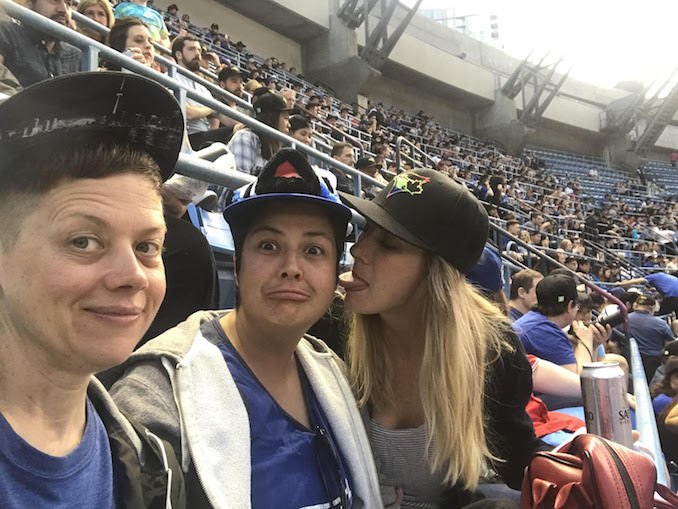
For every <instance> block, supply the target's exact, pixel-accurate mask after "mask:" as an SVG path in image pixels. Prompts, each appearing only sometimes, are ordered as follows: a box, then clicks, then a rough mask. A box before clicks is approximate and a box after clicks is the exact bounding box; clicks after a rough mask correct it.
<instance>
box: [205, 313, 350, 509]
mask: <svg viewBox="0 0 678 509" xmlns="http://www.w3.org/2000/svg"><path fill="white" fill-rule="evenodd" d="M201 331H202V333H203V335H204V336H205V337H206V338H215V336H216V337H217V338H219V340H220V341H219V349H220V350H221V353H222V354H223V356H224V359H225V360H226V364H227V365H228V369H229V371H230V373H231V376H232V377H233V380H234V381H235V383H236V385H237V386H238V389H239V390H240V394H241V395H242V397H243V401H244V402H245V407H246V408H247V412H248V415H249V420H250V440H251V441H252V447H251V461H252V509H264V508H266V509H268V508H270V507H276V508H279V509H284V508H289V509H302V508H307V509H310V508H334V507H340V506H341V505H342V503H343V507H345V508H349V507H351V504H352V492H351V482H350V479H349V475H348V471H347V469H346V468H345V466H344V465H345V462H344V460H343V458H342V456H341V453H340V452H339V449H338V447H337V446H336V443H335V441H334V438H333V433H332V428H331V426H330V424H329V423H328V422H327V418H326V416H325V413H324V412H323V410H322V408H321V407H320V404H319V403H318V400H317V399H316V397H315V395H314V394H313V389H312V388H311V386H310V384H309V382H308V380H307V379H306V375H305V374H304V372H303V370H302V369H301V367H300V368H299V376H300V377H301V383H302V388H303V389H304V398H305V400H306V406H307V409H308V415H309V419H310V421H311V426H310V429H309V428H307V427H305V426H304V425H302V424H301V423H300V422H298V421H297V420H296V419H294V418H293V417H292V416H290V415H289V414H288V413H287V412H285V410H283V409H282V408H281V407H280V406H279V405H278V404H277V403H276V401H275V400H274V399H273V397H272V396H271V395H270V394H269V392H268V391H267V390H266V388H265V387H264V386H263V385H262V384H261V382H259V380H258V379H257V377H256V376H255V375H254V373H253V372H252V371H251V370H250V369H249V367H248V366H247V364H246V363H245V361H244V360H243V359H242V357H240V354H238V352H237V351H236V350H235V348H233V345H232V344H231V342H230V341H229V340H228V338H227V337H226V334H225V333H224V331H223V329H222V327H221V325H220V324H219V321H218V320H213V321H211V322H208V323H205V324H203V326H202V328H201Z"/></svg>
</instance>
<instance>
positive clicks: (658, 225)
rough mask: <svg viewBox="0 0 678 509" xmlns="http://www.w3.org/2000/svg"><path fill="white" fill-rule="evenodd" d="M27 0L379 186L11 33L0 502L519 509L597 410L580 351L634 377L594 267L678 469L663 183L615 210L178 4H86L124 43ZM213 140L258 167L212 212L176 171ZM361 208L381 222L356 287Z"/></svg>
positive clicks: (671, 214)
mask: <svg viewBox="0 0 678 509" xmlns="http://www.w3.org/2000/svg"><path fill="white" fill-rule="evenodd" d="M28 6H29V8H30V9H32V10H34V11H35V12H37V13H39V14H41V15H42V16H45V17H47V18H49V19H51V20H53V21H55V22H57V23H60V24H62V25H65V26H69V27H72V28H74V29H77V30H78V31H80V32H81V33H83V34H85V35H87V36H88V37H91V38H92V39H94V40H97V41H98V42H102V43H106V44H108V45H109V46H110V47H112V48H114V49H115V50H117V51H119V52H120V53H124V54H125V55H126V56H128V57H130V58H132V59H133V60H135V61H136V62H138V63H141V64H143V65H145V66H148V67H152V68H154V69H156V70H158V71H161V72H167V69H166V68H165V67H164V66H163V65H162V64H159V63H157V62H156V61H155V60H154V55H155V51H156V50H154V45H153V43H157V44H159V45H161V46H164V47H166V48H167V49H169V50H170V52H171V57H172V58H173V59H174V61H175V62H176V65H178V66H179V67H181V68H182V69H183V70H185V71H189V72H188V73H186V74H184V73H179V74H176V75H175V79H176V80H178V81H179V82H181V83H182V84H183V85H184V86H186V87H188V88H192V89H193V90H196V91H199V92H201V93H202V94H204V95H206V96H211V95H212V93H211V91H210V89H209V88H208V87H207V86H206V85H204V84H202V83H200V82H197V81H195V80H193V79H192V78H191V76H192V75H191V73H195V75H196V76H200V77H201V78H202V79H206V80H207V81H210V82H211V83H213V84H214V85H216V86H218V87H219V88H221V89H222V90H224V91H225V92H227V94H223V95H220V96H219V97H218V99H219V100H221V101H222V102H225V103H226V104H227V105H228V106H229V107H231V108H236V109H241V108H242V105H240V104H239V103H238V101H237V100H241V99H242V100H245V101H247V102H249V103H251V107H252V112H253V117H254V118H255V119H256V120H257V121H259V122H260V123H261V124H263V125H266V126H268V127H269V128H271V129H274V130H277V131H279V132H281V133H283V134H289V135H290V136H291V137H293V138H294V139H295V140H296V141H297V142H298V143H299V144H303V145H312V144H313V145H315V146H316V147H322V146H324V147H325V150H324V151H325V152H328V153H329V154H330V155H331V156H332V157H333V158H335V159H336V160H337V161H339V162H341V163H343V164H345V165H347V166H350V167H353V168H355V169H356V170H358V171H359V172H361V174H362V175H364V176H365V177H369V178H365V179H361V180H362V182H361V189H360V193H358V194H359V196H354V193H353V191H354V189H355V187H354V182H355V179H356V176H357V175H358V174H357V173H356V174H350V175H349V174H346V173H343V172H342V171H340V170H337V169H335V168H325V167H324V166H325V165H324V164H323V163H321V162H319V161H314V160H313V157H307V156H306V155H305V154H304V153H303V152H300V151H297V150H295V149H294V148H285V147H284V146H283V143H281V142H280V141H278V140H277V139H273V138H272V137H271V136H270V135H269V136H266V135H265V134H262V133H260V132H257V129H255V128H252V127H249V126H246V125H243V124H241V123H238V122H235V121H234V120H233V119H231V118H230V117H228V116H227V115H224V114H223V113H221V112H220V111H215V110H214V109H212V108H210V107H207V106H204V105H203V104H201V103H200V101H196V100H193V99H189V100H187V101H186V104H185V117H184V116H183V115H184V114H183V113H182V110H181V107H180V105H179V104H178V102H177V101H176V100H175V99H174V97H173V96H172V95H171V94H170V93H169V92H168V91H167V90H166V89H165V88H163V87H162V86H160V85H158V84H157V83H155V82H153V81H152V80H150V79H148V78H143V77H141V76H137V75H136V74H134V73H129V72H127V71H126V69H125V68H124V64H123V65H122V66H121V65H119V64H115V63H112V62H104V61H102V62H100V67H101V69H100V72H93V73H79V72H78V71H79V70H80V59H81V50H80V49H78V48H76V47H74V46H72V45H70V44H68V43H67V42H64V41H59V40H54V38H52V37H49V36H48V35H47V34H43V33H40V32H38V31H37V30H35V29H33V28H31V27H30V26H28V25H23V24H21V23H19V22H17V21H16V20H7V21H3V22H2V24H0V65H1V66H2V68H1V69H0V71H1V72H2V75H3V76H5V77H6V78H7V79H3V81H2V82H3V85H4V86H6V88H4V89H3V92H5V93H7V95H10V96H11V97H9V98H7V99H6V100H5V101H4V102H2V103H0V183H1V184H2V185H0V209H2V213H1V214H0V289H2V292H1V295H0V338H1V339H2V343H3V345H4V346H3V348H1V349H0V368H2V369H0V373H2V374H0V472H2V474H3V475H1V476H0V500H2V501H3V504H4V503H7V504H8V506H9V507H12V508H14V507H27V506H31V507H41V506H44V505H45V504H46V503H47V501H51V503H57V502H55V501H58V502H59V503H61V502H64V501H71V502H72V501H73V498H74V497H75V498H77V499H78V500H79V505H82V506H84V507H148V506H152V505H154V504H155V505H157V504H159V503H166V504H167V503H169V504H170V505H171V507H176V508H181V507H191V508H193V507H255V508H263V507H272V506H280V504H282V503H283V502H281V501H284V504H283V506H284V507H329V508H334V507H341V508H346V509H347V508H349V507H366V508H378V507H389V508H398V507H403V508H415V507H416V508H452V507H476V508H483V507H488V508H489V507H495V508H502V507H507V508H508V507H516V505H515V502H511V501H510V500H506V499H505V498H503V499H497V498H492V497H493V496H496V495H498V496H501V497H508V498H512V499H513V500H515V497H516V493H515V492H514V491H512V490H511V489H510V488H512V489H513V490H516V489H520V486H521V482H522V478H523V473H524V470H525V467H526V466H527V465H528V464H529V461H530V459H531V458H532V456H533V455H534V454H535V453H536V452H537V451H540V450H550V449H551V448H552V447H553V446H555V445H558V444H560V443H562V442H563V441H565V440H567V439H568V438H569V437H570V436H571V435H572V433H574V432H576V431H577V430H578V429H580V428H581V427H582V426H583V425H584V423H583V409H582V401H581V393H580V380H579V373H580V372H581V370H582V367H583V365H584V364H586V363H589V362H595V361H600V360H609V361H613V362H617V363H619V364H620V366H622V368H623V369H624V370H625V372H626V374H627V375H628V371H629V364H630V361H629V348H628V343H627V342H626V341H625V336H624V333H623V330H622V328H623V326H622V324H620V323H618V322H615V320H614V319H613V318H612V316H613V315H615V310H614V309H610V307H612V308H614V307H615V306H616V304H614V303H613V302H612V301H611V300H609V301H608V300H607V299H606V298H605V297H603V296H602V295H601V294H600V293H596V292H589V290H588V289H587V287H586V286H585V285H583V284H582V283H583V280H588V281H592V282H596V283H601V285H602V286H603V287H604V288H606V289H608V290H610V291H611V292H612V293H613V294H614V295H616V296H617V297H619V299H620V300H621V301H622V302H623V304H624V306H625V307H626V308H627V310H628V312H629V325H630V328H631V332H632V335H633V337H634V338H635V339H636V340H637V342H638V346H639V350H640V353H641V357H642V361H643V367H644V369H645V373H646V378H647V381H648V384H649V385H650V388H651V394H652V396H653V398H654V399H653V404H654V408H655V412H656V414H657V421H658V427H659V431H660V436H661V439H662V446H663V448H664V452H665V453H666V455H667V460H668V461H675V462H678V435H677V434H674V433H675V432H677V431H678V425H677V424H676V422H677V421H678V346H677V345H678V342H677V341H675V337H676V334H677V333H678V322H677V321H676V320H675V319H676V314H677V313H678V277H676V276H675V275H674V271H676V270H678V258H677V255H678V249H677V248H676V243H675V241H676V237H675V232H676V231H677V230H678V209H677V208H676V205H675V203H672V202H667V201H665V200H664V199H663V198H666V196H660V197H658V198H657V197H650V196H649V195H648V194H647V191H648V189H649V187H650V186H648V185H647V184H648V183H647V182H640V181H636V180H635V179H633V180H629V181H628V182H626V183H623V182H621V183H619V184H618V185H617V187H616V189H615V194H614V195H611V194H608V195H607V196H605V197H604V199H602V200H600V199H597V198H594V197H592V196H591V193H590V189H589V187H587V186H588V185H590V182H588V181H587V182H586V183H585V182H583V179H582V178H580V177H579V176H576V177H573V178H571V179H569V178H568V179H565V180H563V179H561V178H558V176H556V175H555V174H554V173H553V172H551V171H549V168H548V165H547V164H545V162H544V161H543V160H542V159H541V158H540V157H538V155H537V154H536V153H535V152H534V151H530V150H528V151H525V152H524V153H523V154H522V155H521V156H509V155H505V154H502V153H501V151H500V150H499V149H498V148H497V147H495V146H494V145H493V144H492V143H490V142H483V141H481V140H478V139H475V138H472V137H470V136H467V135H463V134H460V133H455V132H454V131H451V130H450V129H448V128H446V127H444V126H441V125H440V124H439V123H437V122H436V121H435V120H434V119H433V118H431V117H429V116H428V115H427V114H426V113H425V112H423V111H420V112H418V113H417V114H409V113H406V112H404V111H403V110H400V109H397V108H394V107H391V108H386V107H385V105H384V104H383V103H380V102H377V103H373V104H372V103H370V104H368V106H367V108H362V109H361V108H359V107H358V106H357V105H350V106H349V105H345V104H342V103H341V102H340V101H338V100H337V99H335V98H334V97H332V95H331V93H330V91H329V90H327V89H324V90H323V89H321V88H319V87H315V86H313V85H310V84H308V83H307V82H306V81H305V80H304V78H303V76H300V75H298V74H297V73H296V69H294V68H290V69H288V68H287V65H286V64H285V63H284V62H279V61H278V59H276V58H275V57H270V58H268V59H266V60H263V61H261V59H260V58H259V57H256V56H255V55H251V54H249V53H248V52H247V49H246V48H247V45H246V44H245V43H244V42H242V41H238V42H236V43H232V41H230V39H229V37H228V36H227V35H226V34H224V33H221V32H220V31H219V30H220V27H219V26H218V24H216V23H212V24H211V25H210V27H208V28H205V29H200V30H199V31H197V30H196V27H194V26H193V25H192V24H191V23H190V16H189V15H188V14H185V13H184V14H183V15H182V16H181V17H179V12H180V11H179V7H178V6H177V5H171V6H170V7H169V8H168V9H167V11H166V12H164V13H162V12H160V11H158V10H157V9H155V8H153V7H152V6H151V5H149V4H148V2H147V1H146V0H135V1H133V2H122V3H119V4H118V5H111V4H109V3H108V2H107V1H106V0H83V1H82V2H80V4H78V6H77V9H78V11H79V12H80V13H82V14H83V15H84V16H86V17H88V18H90V19H91V20H93V21H95V22H96V23H99V24H100V25H101V26H103V27H106V28H107V29H109V30H110V33H108V34H107V35H102V33H101V32H99V31H97V30H94V29H92V28H91V27H89V26H84V25H83V26H81V25H77V24H76V23H74V22H73V20H72V19H71V15H70V12H71V9H72V8H73V6H72V5H71V3H70V0H29V3H28ZM221 49H227V50H229V51H230V52H237V54H239V55H241V56H244V61H245V62H246V66H243V67H242V68H241V67H239V66H238V65H237V63H238V62H236V61H234V60H231V59H229V58H227V57H226V56H225V54H224V53H223V52H222V51H221ZM121 68H122V71H123V73H117V72H110V71H119V70H120V69H121ZM281 76H282V77H283V78H285V80H284V83H283V85H282V86H280V84H279V82H280V81H281ZM287 77H289V79H287ZM74 90H77V91H78V93H77V94H74V93H73V91H74ZM217 95H218V94H217ZM236 99H237V100H236ZM241 111H243V112H247V113H249V111H248V110H247V109H241ZM111 112H112V113H111ZM91 118H94V119H95V120H96V121H95V122H94V123H92V122H87V121H85V120H87V119H91ZM29 127H36V128H33V129H29ZM184 127H185V129H184ZM401 137H402V139H403V140H404V143H403V140H400V142H399V138H401ZM215 142H222V143H225V144H227V146H228V154H227V156H225V158H224V159H221V160H217V161H216V162H215V165H217V166H218V167H219V165H220V164H221V165H222V166H221V167H229V168H232V169H236V170H238V171H240V172H242V173H246V174H250V175H253V176H254V177H256V180H255V181H254V182H253V183H251V184H249V185H247V186H245V187H243V188H241V189H238V190H235V192H233V191H230V190H229V191H228V192H224V190H222V189H216V191H217V194H218V200H213V198H214V194H210V191H208V189H207V184H206V183H201V182H199V181H196V180H195V179H190V178H186V177H183V176H179V175H173V171H174V170H173V169H174V165H175V163H176V161H177V158H178V154H179V152H180V151H181V150H186V151H189V152H190V151H193V150H199V149H201V148H203V147H205V146H208V145H209V144H211V143H215ZM589 178H590V179H591V180H592V181H595V180H596V179H598V178H599V175H598V173H597V171H595V172H589ZM638 178H639V179H640V178H641V177H638ZM374 181H376V183H375V182H374ZM377 183H378V184H377ZM632 188H636V190H635V191H632ZM638 189H640V191H638ZM341 191H343V193H342V192H341ZM208 200H212V201H213V202H216V203H217V205H216V207H217V209H218V212H219V213H223V217H224V219H225V221H226V222H227V223H228V224H229V226H230V231H231V233H232V237H233V241H234V246H235V258H234V265H235V268H234V272H235V277H236V285H237V300H236V305H235V309H234V310H218V308H219V298H218V277H217V272H216V265H215V260H214V256H213V254H212V252H211V251H210V246H209V244H208V243H207V241H206V239H205V237H204V236H203V234H202V233H201V232H200V230H198V229H197V228H194V227H193V226H191V224H190V220H189V215H188V214H187V207H188V206H189V204H198V205H200V204H201V203H202V204H203V205H204V206H205V207H206V208H209V207H208V206H207V205H206V201H208ZM351 209H353V210H355V211H358V212H360V213H361V214H362V215H363V216H364V217H365V218H366V219H367V221H368V225H367V228H366V229H365V230H364V231H363V232H362V233H361V235H360V236H358V237H357V238H356V237H355V236H353V237H351V240H352V241H353V242H354V244H353V246H352V248H351V250H350V252H351V255H352V258H353V266H352V268H351V270H350V271H348V272H347V273H344V274H340V268H341V258H342V254H343V253H344V245H345V241H346V238H347V231H349V230H350V228H348V225H349V221H350V219H351ZM490 224H495V225H498V226H500V227H502V228H503V229H504V230H506V232H507V233H504V232H503V231H500V232H499V233H496V232H494V233H492V230H491V229H490ZM488 234H489V235H490V237H489V240H490V241H491V243H492V244H494V246H493V247H490V245H488V244H486V243H487V241H488ZM508 235H510V236H508ZM513 237H515V238H517V239H519V240H521V241H522V243H521V242H517V241H516V240H515V239H513ZM41 242H43V243H42V244H41ZM163 245H164V246H165V249H164V250H163ZM526 246H532V247H536V248H539V254H537V253H535V252H533V251H532V250H531V249H528V248H527V247H526ZM625 252H630V253H632V255H633V256H632V257H628V256H624V255H622V254H621V253H625ZM634 253H635V254H634ZM502 254H503V255H504V257H502ZM547 255H548V256H547ZM554 260H555V261H557V262H559V263H554ZM505 264H509V266H510V267H511V269H512V272H513V273H512V276H511V278H510V281H504V280H503V267H504V265H505ZM561 265H563V266H564V267H567V268H563V267H561ZM163 266H164V271H163ZM55 267H58V270H55ZM394 274H397V275H398V277H397V278H394V277H393V275H394ZM638 274H643V276H642V277H636V276H637V275H638ZM337 283H339V287H340V288H342V291H341V292H340V293H339V292H338V286H337ZM505 286H506V287H507V288H508V287H510V289H509V292H508V298H507V296H506V294H505V293H504V287H505ZM163 296H164V300H163ZM347 317H350V320H348V319H347ZM606 317H608V318H609V319H607V321H605V320H602V321H601V318H606ZM349 322H350V323H349ZM328 324H329V326H328ZM319 327H320V328H321V329H322V330H329V331H331V332H328V334H327V336H325V335H324V334H320V333H316V332H315V331H316V330H318V328H319ZM309 330H312V331H313V333H314V336H318V339H316V337H314V336H312V335H309V334H307V332H308V331H309ZM323 340H325V341H323ZM328 345H329V346H328ZM441 359H444V362H441ZM95 374H97V376H96V377H95V376H94V375H95ZM628 401H629V405H630V407H631V408H633V407H634V405H635V402H634V399H633V396H632V395H631V394H629V395H628ZM677 467H678V465H677ZM25 472H29V474H30V475H29V474H25ZM504 483H505V485H506V486H504ZM488 485H494V489H491V488H488ZM488 494H492V495H491V496H490V498H488ZM64 503H66V502H64Z"/></svg>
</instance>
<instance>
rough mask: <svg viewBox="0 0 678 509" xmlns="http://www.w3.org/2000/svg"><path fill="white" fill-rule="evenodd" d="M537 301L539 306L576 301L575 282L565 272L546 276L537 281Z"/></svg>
mask: <svg viewBox="0 0 678 509" xmlns="http://www.w3.org/2000/svg"><path fill="white" fill-rule="evenodd" d="M536 292H537V302H538V303H539V305H540V306H556V305H558V304H567V303H568V302H570V301H574V302H577V301H578V294H577V283H575V281H574V278H573V277H572V276H569V275H565V274H558V275H551V276H546V277H545V278H544V279H542V280H541V281H539V283H537V290H536Z"/></svg>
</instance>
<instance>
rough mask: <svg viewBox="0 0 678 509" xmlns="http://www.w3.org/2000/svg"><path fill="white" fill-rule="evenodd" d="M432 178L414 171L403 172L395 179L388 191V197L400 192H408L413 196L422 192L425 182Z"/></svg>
mask: <svg viewBox="0 0 678 509" xmlns="http://www.w3.org/2000/svg"><path fill="white" fill-rule="evenodd" d="M430 180H431V178H430V177H422V176H421V175H417V174H416V173H414V172H408V173H401V174H400V175H397V176H396V177H395V178H394V179H393V188H392V189H391V190H390V191H389V192H388V194H387V195H386V198H388V197H390V196H393V195H394V194H398V193H408V194H410V195H411V196H415V195H418V194H422V193H423V192H424V184H427V183H428V182H430Z"/></svg>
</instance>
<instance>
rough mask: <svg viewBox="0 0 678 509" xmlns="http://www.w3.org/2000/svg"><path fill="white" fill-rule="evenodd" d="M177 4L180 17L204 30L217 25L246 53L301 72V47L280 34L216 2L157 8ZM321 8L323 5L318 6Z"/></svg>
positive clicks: (164, 2)
mask: <svg viewBox="0 0 678 509" xmlns="http://www.w3.org/2000/svg"><path fill="white" fill-rule="evenodd" d="M173 3H176V4H177V5H178V6H179V15H181V14H184V13H188V14H190V16H191V23H193V24H194V25H198V26H201V27H209V26H210V25H211V24H212V23H218V24H219V29H220V30H221V31H222V32H223V33H226V34H228V36H229V37H230V38H231V40H232V41H233V42H236V41H244V42H245V44H247V49H248V50H249V51H251V52H252V53H254V54H255V55H259V56H262V57H264V58H265V57H269V56H275V57H277V58H278V60H280V61H281V62H287V67H296V68H297V69H298V70H300V72H302V71H301V69H302V67H301V66H302V58H301V44H300V43H299V42H298V41H295V40H293V39H291V38H289V37H286V36H284V35H282V34H280V33H279V32H277V31H275V30H272V29H270V28H268V27H265V26H263V25H262V24H261V23H259V22H258V21H255V20H253V19H251V18H248V17H246V16H243V15H242V14H239V13H238V12H236V11H234V10H233V9H231V8H229V7H227V6H225V5H223V4H222V3H220V2H216V1H214V0H190V1H189V2H186V1H185V0H160V1H158V2H156V5H157V6H158V7H160V8H162V9H166V8H167V6H168V5H170V4H173ZM318 3H319V4H322V3H324V2H318Z"/></svg>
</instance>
